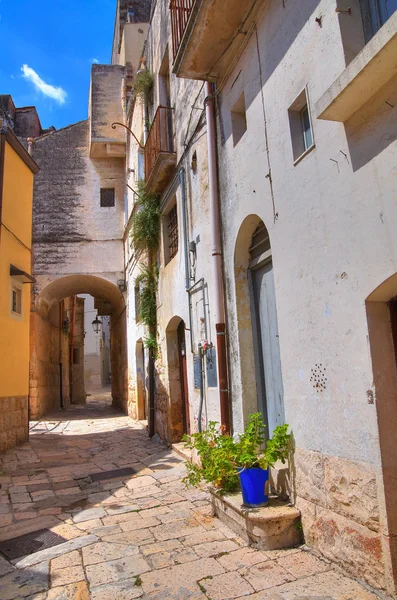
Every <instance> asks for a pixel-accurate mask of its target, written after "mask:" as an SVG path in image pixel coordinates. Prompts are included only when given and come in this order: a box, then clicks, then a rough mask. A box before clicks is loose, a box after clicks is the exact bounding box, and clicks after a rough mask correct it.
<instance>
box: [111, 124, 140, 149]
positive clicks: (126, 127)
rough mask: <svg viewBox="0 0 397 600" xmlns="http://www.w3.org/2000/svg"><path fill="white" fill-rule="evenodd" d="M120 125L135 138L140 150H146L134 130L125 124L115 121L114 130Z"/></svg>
mask: <svg viewBox="0 0 397 600" xmlns="http://www.w3.org/2000/svg"><path fill="white" fill-rule="evenodd" d="M117 125H119V126H120V127H124V129H126V130H127V131H128V132H129V133H130V134H131V135H132V137H133V138H134V140H135V141H136V143H137V144H138V146H139V147H140V148H142V150H144V149H145V146H142V144H141V142H140V141H139V140H138V138H137V137H136V135H135V133H134V132H133V131H132V129H130V128H129V127H128V126H127V125H124V123H120V122H119V121H115V122H114V123H112V129H116V126H117Z"/></svg>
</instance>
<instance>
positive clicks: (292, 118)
mask: <svg viewBox="0 0 397 600" xmlns="http://www.w3.org/2000/svg"><path fill="white" fill-rule="evenodd" d="M288 117H289V126H290V131H291V142H292V153H293V157H294V162H296V161H298V160H299V159H300V158H301V157H302V155H303V154H305V152H307V151H308V150H310V148H313V147H314V139H313V128H312V122H311V118H310V109H309V102H308V97H307V91H306V90H303V92H301V93H300V94H299V96H298V97H297V99H296V100H295V102H294V103H293V104H292V105H291V106H290V108H289V110H288Z"/></svg>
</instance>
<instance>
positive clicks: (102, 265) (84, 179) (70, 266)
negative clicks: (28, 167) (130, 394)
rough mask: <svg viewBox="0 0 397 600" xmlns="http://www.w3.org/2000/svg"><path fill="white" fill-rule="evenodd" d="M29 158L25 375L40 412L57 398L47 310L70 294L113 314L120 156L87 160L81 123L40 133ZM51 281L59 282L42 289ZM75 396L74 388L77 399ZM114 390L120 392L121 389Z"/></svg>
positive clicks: (118, 265) (119, 255)
mask: <svg viewBox="0 0 397 600" xmlns="http://www.w3.org/2000/svg"><path fill="white" fill-rule="evenodd" d="M120 102H121V100H120ZM34 155H35V159H36V160H37V162H38V163H39V164H40V167H41V171H40V176H39V177H38V178H37V180H36V182H35V193H34V216H33V251H34V267H33V272H34V275H35V278H36V284H35V294H36V298H37V300H36V306H37V308H38V310H39V312H40V313H41V317H40V316H36V317H34V319H35V320H36V321H37V323H36V325H35V328H36V329H37V333H38V335H39V336H40V338H41V339H38V341H37V350H36V356H35V357H34V361H35V362H36V365H37V366H36V370H35V373H36V374H37V373H38V375H37V379H38V381H37V382H35V380H34V378H33V379H32V385H33V388H32V390H33V389H36V391H34V392H33V397H32V406H34V407H35V408H34V410H35V412H36V413H37V414H40V415H42V414H44V413H45V412H46V411H47V410H50V409H51V408H52V407H54V405H56V402H58V400H57V398H58V397H59V366H58V365H57V363H58V362H59V360H58V357H55V355H56V352H57V350H56V348H57V346H56V339H57V330H56V329H54V328H53V327H52V326H51V323H49V322H48V321H46V318H47V311H48V310H53V308H52V307H53V306H57V305H58V302H59V300H61V299H62V298H63V297H69V296H70V295H73V294H77V293H89V294H92V295H94V296H95V295H96V296H97V297H99V298H105V299H107V300H108V301H109V302H110V304H111V305H112V307H113V308H114V309H115V310H116V312H117V311H119V310H121V309H120V308H119V303H120V301H121V297H120V293H119V291H118V289H117V286H116V283H117V280H119V279H122V277H123V242H122V235H123V198H124V159H123V158H90V157H89V123H88V121H82V122H80V123H76V124H75V125H71V126H70V127H66V128H65V129H62V130H60V131H56V132H54V133H51V134H49V135H46V136H43V137H42V138H40V139H39V140H37V142H36V144H35V149H34ZM101 187H114V188H115V206H114V207H101V206H100V188H101ZM53 284H56V286H59V287H57V288H56V289H55V290H54V291H52V292H51V291H48V290H50V289H53V288H51V287H49V286H51V285H53ZM43 294H44V296H43ZM44 297H45V300H43V298H44ZM33 314H34V313H33ZM117 314H118V312H117ZM36 337H37V335H36ZM124 352H126V350H125V349H124ZM53 357H55V358H53ZM80 379H81V378H80ZM67 380H68V379H67ZM40 381H43V382H44V383H43V384H42V385H41V384H40ZM81 384H82V382H81ZM57 390H58V391H57ZM83 393H84V392H83V389H82V385H81V386H80V391H79V394H78V396H79V397H80V398H82V396H83ZM118 393H119V395H121V396H122V397H125V395H126V391H125V390H123V389H122V388H121V391H119V392H118ZM64 397H65V403H66V401H67V400H66V398H68V396H65V394H64ZM54 403H55V404H54Z"/></svg>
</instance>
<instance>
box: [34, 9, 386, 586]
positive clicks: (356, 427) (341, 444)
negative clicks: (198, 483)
mask: <svg viewBox="0 0 397 600" xmlns="http://www.w3.org/2000/svg"><path fill="white" fill-rule="evenodd" d="M138 4H139V10H141V9H142V10H143V13H142V14H141V15H140V16H139V14H140V13H139V10H138ZM151 4H152V6H151ZM183 6H184V11H182V12H181V10H180V8H181V7H180V4H179V0H171V3H170V2H169V0H157V2H153V3H151V2H150V1H148V2H145V3H142V2H141V3H135V2H128V1H127V0H119V1H118V2H117V10H116V22H115V35H114V42H113V51H112V64H111V65H94V66H93V71H92V83H91V95H90V110H89V119H88V120H87V121H83V122H81V123H77V124H75V125H72V126H70V127H68V128H65V129H63V130H61V131H59V132H53V133H50V134H49V135H45V136H42V137H41V138H39V139H38V140H37V142H36V144H35V150H34V152H35V158H36V160H37V162H38V164H39V165H40V166H41V172H40V175H39V177H38V178H37V185H36V190H35V206H34V211H35V213H34V214H35V228H34V251H35V262H34V271H35V277H36V279H37V287H36V290H35V293H36V296H35V305H34V311H33V320H34V323H35V325H34V327H36V331H38V332H41V331H44V329H43V328H47V329H48V328H51V324H50V322H51V319H50V318H49V317H50V314H51V311H52V314H53V315H54V319H55V318H56V317H55V315H56V314H58V315H59V314H60V311H59V306H60V302H61V301H62V300H63V299H67V298H70V297H71V296H73V295H74V294H77V293H89V294H91V295H93V296H94V297H95V298H96V299H97V303H98V306H99V307H100V313H99V314H109V315H110V316H111V336H112V337H111V353H112V356H111V363H112V394H113V399H114V401H115V402H116V403H118V404H119V405H120V406H121V407H122V408H123V409H124V410H125V411H128V413H129V414H130V415H131V416H132V417H133V418H137V419H144V418H149V430H150V433H157V434H158V435H159V436H160V437H161V438H162V439H163V440H165V441H166V442H167V443H173V442H177V441H179V440H180V439H181V437H182V435H183V433H185V432H194V431H197V430H198V429H199V428H200V427H205V426H206V425H207V423H208V421H209V420H217V421H222V422H223V423H225V422H227V421H228V420H230V429H231V431H232V433H238V432H241V431H242V429H243V427H244V423H245V422H246V420H247V418H248V416H249V414H250V413H252V412H256V411H258V410H259V411H261V412H262V413H263V415H264V418H265V420H266V422H267V424H268V429H269V433H270V434H271V432H272V430H273V428H274V427H275V426H276V425H278V424H280V423H284V422H286V423H288V424H289V425H290V428H291V431H292V434H293V438H294V452H293V455H292V457H291V461H290V464H289V465H288V468H286V469H279V470H276V471H275V472H274V473H273V481H272V485H273V488H274V489H275V491H278V492H280V493H281V492H282V493H285V492H287V493H288V494H289V496H290V499H291V501H292V502H294V503H295V504H296V505H297V506H298V507H299V509H300V510H301V513H302V524H303V532H304V536H305V539H306V541H307V543H308V544H310V545H311V546H313V547H315V548H316V549H317V550H319V551H320V552H321V553H322V554H324V555H325V556H326V557H328V558H330V559H332V560H334V561H335V562H337V563H339V564H341V565H342V566H343V567H344V568H345V569H347V570H348V571H350V573H352V574H353V575H354V576H356V577H359V578H361V579H365V580H366V581H367V582H368V583H369V584H370V585H372V586H374V587H376V588H378V589H380V590H385V591H387V592H388V593H389V594H394V595H395V594H396V580H397V562H396V556H397V511H396V508H395V507H396V506H397V504H396V502H395V500H396V487H397V481H396V472H397V468H396V460H397V458H396V457H397V455H396V452H395V442H394V440H395V431H396V427H397V408H396V407H397V403H396V393H397V392H396V390H397V361H396V353H397V351H396V348H397V308H396V301H395V297H397V263H396V258H395V257H396V255H397V248H396V238H395V235H394V232H395V230H396V225H397V213H396V205H395V200H394V198H395V177H394V175H395V157H396V138H397V130H396V124H395V110H396V109H395V105H396V102H395V96H396V91H395V90H396V77H397V76H396V73H395V66H394V58H393V57H394V56H395V50H396V45H397V13H396V12H394V11H393V10H392V8H391V4H388V3H386V2H385V1H384V0H379V2H375V1H374V0H353V1H352V2H349V3H348V4H347V3H345V2H344V1H343V0H332V1H329V0H310V1H308V2H305V3H300V4H299V7H297V5H296V3H295V4H294V3H292V2H289V1H286V2H276V1H275V0H274V1H273V0H272V1H270V2H266V3H262V2H259V0H252V1H250V2H248V3H247V2H241V1H239V0H229V1H228V11H227V16H226V17H225V10H224V2H221V0H196V1H195V2H193V0H186V2H185V3H184V5H183ZM150 7H151V10H150ZM388 11H389V12H388ZM181 15H183V16H181ZM140 19H141V21H140ZM142 74H143V75H142ZM138 75H139V78H140V79H141V80H142V78H143V77H144V76H145V77H146V81H147V82H149V84H150V81H151V85H147V87H146V90H144V92H142V90H141V91H140V93H138V86H137V82H138V81H139V79H138ZM112 124H114V127H112ZM142 180H143V181H144V186H145V189H146V192H148V193H150V194H154V195H157V197H158V198H159V206H160V242H159V249H158V251H157V253H156V254H155V255H154V256H151V258H150V257H149V263H150V260H153V261H154V263H155V264H156V266H157V269H158V277H157V295H156V309H157V310H156V313H157V328H156V336H155V338H156V343H157V352H156V355H155V357H154V356H153V354H152V352H151V350H150V349H148V347H147V339H148V330H147V328H146V327H144V325H143V324H142V322H141V320H140V310H139V303H140V301H142V297H141V287H140V284H139V283H137V278H138V276H139V274H140V273H141V271H142V266H145V265H146V266H147V265H148V256H147V255H142V254H141V253H139V252H138V251H137V249H136V248H134V246H133V244H132V243H131V232H132V229H133V223H134V220H135V218H136V215H137V213H138V211H139V209H140V208H139V194H140V190H141V186H142V183H140V182H141V181H142ZM109 189H113V190H114V206H107V207H106V206H102V207H101V206H100V204H101V197H102V195H103V201H104V202H105V203H106V202H110V200H109V196H108V192H102V191H101V190H109ZM112 197H113V196H112ZM104 215H105V216H104ZM64 302H66V300H64ZM54 322H55V321H54ZM60 322H61V321H60ZM58 329H59V325H58ZM225 329H226V331H225ZM56 331H58V330H54V332H53V333H51V335H53V336H56ZM225 334H226V335H225ZM46 335H47V339H48V336H49V335H50V333H47V334H46ZM58 335H59V333H58ZM40 337H44V336H43V335H41V336H40ZM36 339H37V338H36ZM224 342H226V347H227V355H226V354H225V352H224V350H225V348H224ZM44 356H47V357H48V349H47V350H45V352H44ZM226 363H227V364H226ZM226 366H227V368H226ZM48 372H50V371H49V370H48ZM53 381H55V386H58V387H59V381H58V380H57V379H56V375H54V379H53ZM48 385H50V384H49V383H48ZM45 386H47V381H46V380H45V381H44V384H43V387H45ZM48 408H50V405H49V404H45V406H44V407H43V410H46V409H48Z"/></svg>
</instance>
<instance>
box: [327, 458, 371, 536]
mask: <svg viewBox="0 0 397 600" xmlns="http://www.w3.org/2000/svg"><path fill="white" fill-rule="evenodd" d="M325 490H326V499H327V507H328V508H329V509H331V510H333V511H335V512H337V513H339V514H341V515H343V516H345V517H347V518H348V519H352V520H353V521H357V523H360V524H361V525H364V526H365V527H368V528H369V529H372V530H373V531H379V527H380V524H379V506H378V497H377V485H376V472H375V470H374V469H373V468H372V467H371V466H370V465H364V464H359V463H356V462H353V461H349V460H345V459H343V458H338V457H337V456H328V457H327V458H326V460H325Z"/></svg>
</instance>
